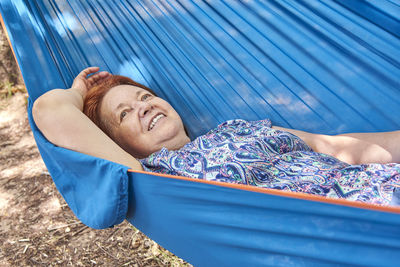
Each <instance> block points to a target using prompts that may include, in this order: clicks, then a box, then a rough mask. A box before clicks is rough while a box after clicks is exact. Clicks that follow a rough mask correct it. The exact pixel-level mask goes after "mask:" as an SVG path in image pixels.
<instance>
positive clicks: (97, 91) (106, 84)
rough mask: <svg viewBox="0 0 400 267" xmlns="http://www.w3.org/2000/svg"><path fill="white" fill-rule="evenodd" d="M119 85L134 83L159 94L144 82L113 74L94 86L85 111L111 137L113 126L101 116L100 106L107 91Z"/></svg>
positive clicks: (84, 106) (87, 97) (88, 95)
mask: <svg viewBox="0 0 400 267" xmlns="http://www.w3.org/2000/svg"><path fill="white" fill-rule="evenodd" d="M118 85H132V86H136V87H139V88H142V89H145V90H147V91H149V92H150V93H152V94H153V95H155V96H157V95H156V94H155V93H154V92H153V91H152V90H151V89H150V88H148V87H146V86H144V85H143V84H140V83H137V82H135V81H133V80H132V79H130V78H128V77H125V76H120V75H112V76H111V77H109V78H107V79H106V80H105V81H103V82H102V83H100V84H97V85H95V86H93V87H92V88H91V89H90V90H89V92H88V93H87V94H86V97H85V100H84V103H83V113H84V114H85V115H86V116H88V117H89V118H90V119H91V120H92V121H93V122H94V123H95V124H96V125H97V126H98V127H99V128H100V129H101V130H103V131H104V132H105V133H106V134H107V135H109V136H110V137H111V134H112V133H111V128H110V125H109V123H107V122H106V120H105V119H104V118H101V116H100V106H101V102H102V100H103V98H104V96H105V95H106V94H107V92H108V91H109V90H110V89H111V88H113V87H115V86H118Z"/></svg>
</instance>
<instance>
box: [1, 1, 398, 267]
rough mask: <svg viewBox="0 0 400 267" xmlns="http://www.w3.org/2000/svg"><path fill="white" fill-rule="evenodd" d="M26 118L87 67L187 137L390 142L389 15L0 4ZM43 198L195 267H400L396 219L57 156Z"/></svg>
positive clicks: (394, 115) (222, 5)
mask: <svg viewBox="0 0 400 267" xmlns="http://www.w3.org/2000/svg"><path fill="white" fill-rule="evenodd" d="M0 11H1V15H2V17H3V19H4V22H5V26H6V28H7V31H8V34H9V38H10V40H11V43H12V46H13V49H14V52H15V55H16V58H17V61H18V63H19V66H20V69H21V72H22V74H23V77H24V81H25V84H26V86H27V89H28V92H29V95H30V99H29V108H28V109H29V114H30V110H31V107H32V103H33V102H34V101H35V99H36V98H37V97H39V96H40V95H41V94H43V93H44V92H46V91H48V90H51V89H53V88H68V87H69V86H70V85H71V83H72V80H73V78H74V77H75V75H76V74H77V73H79V72H80V70H82V69H83V68H85V67H87V66H100V67H101V68H102V69H103V70H108V71H110V72H112V73H114V74H122V75H126V76H130V77H131V78H133V79H135V80H137V81H138V82H141V83H144V84H145V85H147V86H149V87H150V88H152V89H154V91H155V92H157V93H158V94H159V95H160V96H161V97H163V98H165V99H166V100H168V101H169V102H170V103H171V104H172V105H173V106H174V107H175V109H176V110H177V111H178V112H179V113H180V114H181V115H182V117H183V120H184V123H185V124H186V125H187V128H188V129H189V133H190V135H191V136H192V137H195V136H198V135H200V134H203V133H205V132H206V131H208V130H209V129H211V128H213V127H215V126H216V125H218V124H219V123H221V122H223V121H226V120H228V119H236V118H241V119H246V120H256V119H264V118H270V119H271V120H272V122H273V124H274V125H280V126H283V127H290V128H295V129H302V130H307V131H311V132H319V133H328V134H335V133H343V132H355V131H359V132H369V131H388V130H396V129H399V128H400V62H399V59H400V22H399V18H400V16H399V14H400V2H399V1H397V0H382V1H373V0H363V1H361V0H360V1H345V0H336V1H331V0H330V1H328V0H321V1H313V0H309V1H306V0H298V1H289V0H282V1H207V2H205V1H204V2H203V1H182V2H177V1H167V0H166V1H158V0H152V1H150V0H149V1H133V0H130V1H128V0H126V1H105V0H104V1H102V0H98V1H95V0H82V1H73V0H70V1H67V0H64V1H62V0H40V1H28V0H1V1H0ZM29 116H30V121H31V126H32V130H33V132H34V136H35V139H36V141H37V144H38V147H39V150H40V152H41V155H42V157H43V159H44V161H45V163H46V165H47V167H48V169H49V171H50V173H51V175H52V177H53V179H54V182H55V184H56V186H57V188H58V189H59V191H60V193H61V194H62V195H63V197H64V198H65V200H66V201H67V203H68V204H69V206H70V207H71V209H72V210H73V212H74V213H75V214H76V216H77V217H78V218H79V219H80V220H81V221H82V222H84V223H85V224H87V225H89V226H91V227H93V228H106V227H110V226H112V225H115V224H118V223H120V222H121V221H122V220H123V219H125V218H127V219H128V220H129V221H130V222H132V223H133V224H134V225H135V226H137V227H138V228H139V229H140V230H142V231H143V232H144V233H146V234H147V235H149V236H150V237H152V238H153V239H154V240H156V241H157V242H160V244H162V245H163V246H165V247H166V248H167V249H170V250H171V251H172V252H174V253H176V254H177V255H178V256H181V257H183V258H184V259H186V260H188V261H190V262H191V263H193V264H195V265H200V266H201V265H206V266H221V265H228V266H243V265H246V266H258V265H273V266H278V265H283V266H290V265H296V266H302V265H303V266H312V265H324V266H325V265H327V266H329V265H340V266H343V265H346V264H349V265H361V266H377V265H382V266H397V265H398V260H397V259H398V256H397V255H399V253H400V227H399V226H400V215H398V214H395V213H390V212H383V211H382V212H380V211H372V210H365V209H361V208H356V207H345V206H342V205H333V204H328V203H320V202H316V201H310V200H302V199H295V198H290V197H284V196H273V195H269V194H262V193H254V192H248V191H245V190H239V189H232V188H225V187H223V186H216V185H208V184H201V183H197V182H194V181H184V180H176V179H172V178H165V177H159V176H154V175H149V174H137V173H130V172H129V173H128V172H127V170H128V168H127V167H126V166H121V165H118V164H115V163H112V162H108V161H106V160H103V159H98V158H94V157H90V156H87V155H83V154H80V153H77V152H74V151H70V150H67V149H63V148H60V147H56V146H54V145H53V144H51V143H49V142H48V141H47V140H46V139H45V138H44V137H43V135H42V134H41V133H40V131H39V130H38V129H37V128H36V126H35V124H34V122H33V121H32V118H31V114H30V115H29Z"/></svg>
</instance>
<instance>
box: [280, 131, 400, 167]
mask: <svg viewBox="0 0 400 267" xmlns="http://www.w3.org/2000/svg"><path fill="white" fill-rule="evenodd" d="M273 128H274V129H278V130H284V131H288V132H290V133H292V134H294V135H296V136H298V137H300V138H301V139H303V140H304V141H305V142H306V143H307V144H308V145H309V146H310V147H311V148H312V149H313V150H314V151H315V152H319V153H324V154H328V155H331V156H334V157H335V158H338V159H340V160H342V161H344V162H347V163H349V164H367V163H390V162H396V163H400V131H394V132H383V133H349V134H341V135H323V134H312V133H307V132H303V131H298V130H292V129H286V128H282V127H275V126H274V127H273Z"/></svg>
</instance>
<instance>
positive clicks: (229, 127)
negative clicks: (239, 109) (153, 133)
mask: <svg viewBox="0 0 400 267" xmlns="http://www.w3.org/2000/svg"><path fill="white" fill-rule="evenodd" d="M141 164H142V166H143V168H144V170H146V171H150V172H157V173H164V174H172V175H179V176H186V177H192V178H197V179H205V180H209V181H221V182H228V183H237V184H247V185H254V186H258V187H265V188H272V189H279V190H285V191H291V192H303V193H310V194H314V195H320V196H325V197H332V198H345V199H349V200H357V201H363V202H369V203H375V204H380V205H389V204H390V203H391V202H392V204H394V203H395V202H393V201H392V197H393V192H394V190H395V189H396V188H399V187H400V164H395V163H392V164H363V165H349V164H347V163H344V162H342V161H340V160H338V159H336V158H334V157H332V156H328V155H325V154H322V153H316V152H313V151H312V149H311V148H310V147H309V146H308V145H307V144H306V143H305V142H304V141H303V140H301V139H300V138H298V137H297V136H295V135H293V134H291V133H288V132H285V131H280V130H275V129H272V128H271V122H270V120H261V121H253V122H248V121H244V120H231V121H227V122H225V123H223V124H221V125H219V126H218V127H217V128H215V129H214V130H211V131H210V132H208V133H207V134H205V135H202V136H200V137H198V138H197V139H195V140H194V141H192V142H190V143H188V144H186V145H185V146H184V147H183V148H181V149H179V150H176V151H169V150H167V149H166V148H163V149H161V150H160V151H158V152H156V153H153V154H152V155H150V156H149V157H148V158H145V159H142V160H141ZM396 204H397V203H396Z"/></svg>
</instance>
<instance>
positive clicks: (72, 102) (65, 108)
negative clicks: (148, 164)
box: [32, 67, 143, 170]
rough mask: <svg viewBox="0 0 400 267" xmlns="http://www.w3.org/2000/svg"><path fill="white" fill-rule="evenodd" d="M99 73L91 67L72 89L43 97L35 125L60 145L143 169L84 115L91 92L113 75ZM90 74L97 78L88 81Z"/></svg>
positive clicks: (35, 111)
mask: <svg viewBox="0 0 400 267" xmlns="http://www.w3.org/2000/svg"><path fill="white" fill-rule="evenodd" d="M98 70H99V68H98V67H91V68H87V69H85V70H83V71H82V72H81V73H79V74H78V76H77V77H76V78H75V80H74V82H73V84H72V86H71V88H70V89H54V90H51V91H49V92H47V93H45V94H43V95H42V96H40V97H39V98H38V99H37V100H36V101H35V103H34V105H33V109H32V114H33V118H34V120H35V123H36V125H37V126H38V128H39V129H40V131H41V132H42V133H43V135H44V136H45V137H46V138H47V139H48V140H49V141H50V142H52V143H53V144H55V145H57V146H60V147H64V148H68V149H71V150H75V151H78V152H81V153H85V154H88V155H91V156H95V157H99V158H103V159H107V160H110V161H113V162H116V163H120V164H123V165H125V166H128V167H131V168H132V169H133V170H143V168H142V166H141V165H140V163H139V162H138V161H137V160H136V159H135V158H134V157H132V156H131V155H130V154H128V153H127V152H125V151H124V150H123V149H122V148H120V147H119V146H118V145H117V144H116V143H115V142H114V141H113V140H111V139H110V138H109V137H108V136H107V135H106V134H105V133H104V132H103V131H101V130H100V129H99V128H98V127H97V126H96V125H95V124H94V123H93V122H92V121H91V120H90V119H89V118H88V117H87V116H86V115H85V114H83V112H82V110H83V100H84V98H85V96H86V93H87V91H88V90H89V89H90V88H91V87H92V86H93V85H94V84H96V83H98V82H101V81H102V80H103V79H106V78H107V77H108V76H109V75H110V74H109V73H108V72H99V73H96V72H97V71H98ZM93 73H95V74H93ZM89 74H93V75H92V76H90V77H89V78H88V77H87V76H88V75H89Z"/></svg>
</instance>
